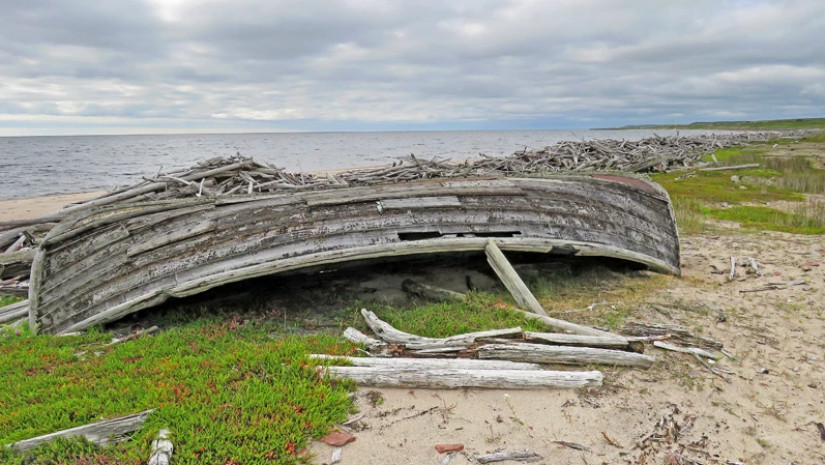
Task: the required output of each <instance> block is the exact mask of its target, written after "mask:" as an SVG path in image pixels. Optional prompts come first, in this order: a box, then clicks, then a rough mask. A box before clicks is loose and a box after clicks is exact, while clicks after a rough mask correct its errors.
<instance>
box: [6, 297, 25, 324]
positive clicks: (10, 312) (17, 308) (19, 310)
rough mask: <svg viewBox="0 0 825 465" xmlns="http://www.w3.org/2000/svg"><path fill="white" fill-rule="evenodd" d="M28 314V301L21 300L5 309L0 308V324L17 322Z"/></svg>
mask: <svg viewBox="0 0 825 465" xmlns="http://www.w3.org/2000/svg"><path fill="white" fill-rule="evenodd" d="M28 314H29V301H28V300H21V301H20V302H15V303H13V304H10V305H6V306H5V307H0V324H3V323H8V322H10V321H17V320H19V319H21V318H25V317H26V316H28Z"/></svg>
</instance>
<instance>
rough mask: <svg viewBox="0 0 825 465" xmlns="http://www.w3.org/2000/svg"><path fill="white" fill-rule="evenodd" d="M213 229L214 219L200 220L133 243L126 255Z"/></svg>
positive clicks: (131, 255) (129, 255) (146, 250)
mask: <svg viewBox="0 0 825 465" xmlns="http://www.w3.org/2000/svg"><path fill="white" fill-rule="evenodd" d="M214 230H215V222H214V221H212V220H208V221H201V222H200V223H195V224H193V225H191V226H188V227H186V228H182V229H178V230H175V231H172V232H170V233H167V234H163V235H158V236H155V237H154V238H152V239H150V240H148V241H146V242H142V243H139V244H135V245H133V246H131V247H129V249H128V250H127V251H126V256H127V257H134V256H135V255H139V254H142V253H143V252H148V251H150V250H154V249H157V248H159V247H163V246H165V245H169V244H172V243H175V242H179V241H182V240H184V239H189V238H190V237H195V236H199V235H201V234H204V233H207V232H209V231H214Z"/></svg>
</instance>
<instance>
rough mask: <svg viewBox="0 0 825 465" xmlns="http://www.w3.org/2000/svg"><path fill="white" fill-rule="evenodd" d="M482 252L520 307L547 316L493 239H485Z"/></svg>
mask: <svg viewBox="0 0 825 465" xmlns="http://www.w3.org/2000/svg"><path fill="white" fill-rule="evenodd" d="M484 252H485V253H486V254H487V263H489V264H490V266H491V267H493V271H495V272H496V275H498V277H499V279H501V282H502V283H504V287H506V288H507V290H508V291H510V294H512V295H513V298H514V299H516V303H518V304H519V306H520V307H521V308H524V309H526V310H529V311H531V312H533V313H535V314H538V315H543V316H547V312H545V311H544V308H542V306H541V304H540V303H539V301H538V300H536V297H535V296H533V293H532V292H530V289H528V288H527V285H526V284H524V281H522V280H521V277H519V275H518V273H516V270H515V269H513V266H512V265H510V262H509V261H507V258H506V257H505V256H504V254H503V253H502V252H501V249H499V248H498V246H497V245H496V242H495V241H494V240H493V239H489V240H488V241H487V246H486V247H485V249H484Z"/></svg>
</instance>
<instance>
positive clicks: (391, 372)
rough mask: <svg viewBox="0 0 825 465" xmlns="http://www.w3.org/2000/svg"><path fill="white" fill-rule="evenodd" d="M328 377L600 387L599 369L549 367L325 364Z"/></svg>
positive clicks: (373, 382)
mask: <svg viewBox="0 0 825 465" xmlns="http://www.w3.org/2000/svg"><path fill="white" fill-rule="evenodd" d="M323 370H325V371H326V372H327V373H329V374H330V376H337V377H342V378H347V379H351V380H353V381H355V382H356V383H357V384H359V385H362V386H375V387H403V388H428V389H454V388H465V387H478V388H491V389H537V388H579V387H586V386H601V384H602V380H603V376H602V374H601V372H598V371H586V372H579V371H549V370H457V369H455V370H450V369H443V370H416V371H405V370H398V369H394V368H385V367H341V366H331V367H325V368H324V369H323Z"/></svg>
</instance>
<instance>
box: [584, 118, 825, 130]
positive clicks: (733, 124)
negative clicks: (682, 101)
mask: <svg viewBox="0 0 825 465" xmlns="http://www.w3.org/2000/svg"><path fill="white" fill-rule="evenodd" d="M634 129H635V130H648V131H649V130H654V129H668V130H677V129H696V130H714V129H718V130H724V131H779V130H794V129H822V130H825V118H793V119H776V120H764V121H697V122H694V123H688V124H633V125H627V126H617V127H611V128H593V129H592V130H594V131H624V130H634Z"/></svg>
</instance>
